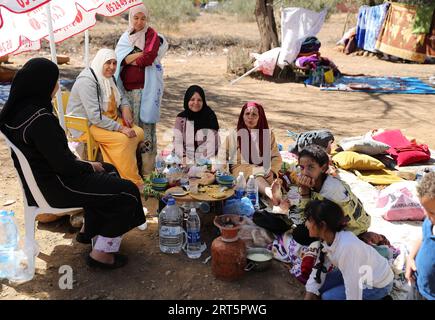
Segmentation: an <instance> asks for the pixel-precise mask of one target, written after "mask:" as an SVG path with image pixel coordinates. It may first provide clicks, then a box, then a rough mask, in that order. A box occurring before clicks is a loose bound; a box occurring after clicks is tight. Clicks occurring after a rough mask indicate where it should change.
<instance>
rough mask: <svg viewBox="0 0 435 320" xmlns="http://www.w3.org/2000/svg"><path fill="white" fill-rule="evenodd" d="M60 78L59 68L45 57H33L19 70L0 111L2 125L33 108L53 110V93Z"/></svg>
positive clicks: (0, 123)
mask: <svg viewBox="0 0 435 320" xmlns="http://www.w3.org/2000/svg"><path fill="white" fill-rule="evenodd" d="M58 79H59V68H58V67H57V65H56V64H55V63H53V62H51V61H50V60H48V59H45V58H33V59H30V60H29V61H27V62H26V63H25V64H24V66H23V67H22V68H21V69H20V70H18V72H17V73H16V74H15V77H14V79H13V81H12V85H11V90H10V93H9V98H8V101H6V104H5V106H4V107H3V109H2V111H1V112H0V126H1V125H3V124H4V123H5V122H6V121H8V120H9V119H11V118H12V117H13V116H15V115H16V114H18V113H21V112H23V111H25V110H26V111H27V109H30V108H33V109H36V108H37V109H36V110H39V109H41V108H46V109H47V110H48V111H49V112H53V105H52V104H51V94H52V92H53V90H54V88H55V86H56V82H57V81H58Z"/></svg>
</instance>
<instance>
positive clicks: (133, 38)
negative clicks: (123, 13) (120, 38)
mask: <svg viewBox="0 0 435 320" xmlns="http://www.w3.org/2000/svg"><path fill="white" fill-rule="evenodd" d="M139 12H142V13H143V14H144V15H145V19H146V24H145V27H144V28H143V29H142V30H140V31H136V32H135V33H134V34H131V33H132V32H133V31H134V27H133V17H134V15H135V14H137V13H139ZM149 18H150V13H149V11H148V9H147V8H146V7H145V6H144V5H143V4H141V5H138V6H135V7H133V8H131V9H130V13H129V15H128V30H127V31H128V33H129V36H128V38H129V40H130V43H131V45H133V46H136V47H138V48H139V49H141V50H143V48H144V47H145V33H146V32H147V30H148V21H149Z"/></svg>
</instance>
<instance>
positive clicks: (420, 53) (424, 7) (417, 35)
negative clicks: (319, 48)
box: [337, 1, 435, 63]
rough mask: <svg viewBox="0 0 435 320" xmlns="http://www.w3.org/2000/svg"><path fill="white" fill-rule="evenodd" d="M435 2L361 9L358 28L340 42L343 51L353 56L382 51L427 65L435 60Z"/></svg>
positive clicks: (344, 36) (385, 54)
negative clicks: (434, 40)
mask: <svg viewBox="0 0 435 320" xmlns="http://www.w3.org/2000/svg"><path fill="white" fill-rule="evenodd" d="M434 36H435V3H434V2H433V1H427V2H423V1H422V2H421V3H419V4H418V5H408V4H404V3H394V2H385V3H383V4H380V5H376V6H365V5H364V6H361V7H360V8H359V12H358V20H357V24H356V26H355V27H353V28H351V29H350V30H348V31H347V32H346V33H345V34H344V35H343V37H342V39H341V40H340V41H338V42H337V45H338V46H339V49H340V50H341V51H343V52H344V53H346V54H350V53H352V52H354V51H356V50H357V49H361V50H364V51H367V52H373V53H378V52H381V53H383V54H384V57H385V56H393V57H397V58H401V59H405V60H409V61H415V62H419V63H424V62H425V61H430V60H431V58H433V57H435V47H434V45H433V39H434Z"/></svg>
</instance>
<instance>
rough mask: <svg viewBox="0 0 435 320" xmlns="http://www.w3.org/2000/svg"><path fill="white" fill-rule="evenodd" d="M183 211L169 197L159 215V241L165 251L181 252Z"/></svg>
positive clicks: (161, 248)
mask: <svg viewBox="0 0 435 320" xmlns="http://www.w3.org/2000/svg"><path fill="white" fill-rule="evenodd" d="M183 234H184V230H183V211H182V210H181V209H180V208H179V207H178V206H177V205H176V204H175V199H174V198H169V199H168V202H167V205H166V206H165V207H164V208H163V209H162V211H161V212H160V215H159V243H160V250H161V251H162V252H164V253H179V252H180V251H181V248H182V246H183Z"/></svg>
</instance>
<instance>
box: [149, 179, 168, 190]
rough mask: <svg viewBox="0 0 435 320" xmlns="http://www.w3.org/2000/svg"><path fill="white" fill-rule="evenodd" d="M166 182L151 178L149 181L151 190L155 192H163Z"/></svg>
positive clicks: (166, 180)
mask: <svg viewBox="0 0 435 320" xmlns="http://www.w3.org/2000/svg"><path fill="white" fill-rule="evenodd" d="M168 182H169V181H168V179H166V178H153V179H152V180H151V188H153V189H154V190H156V191H164V190H166V188H167V187H168Z"/></svg>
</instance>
